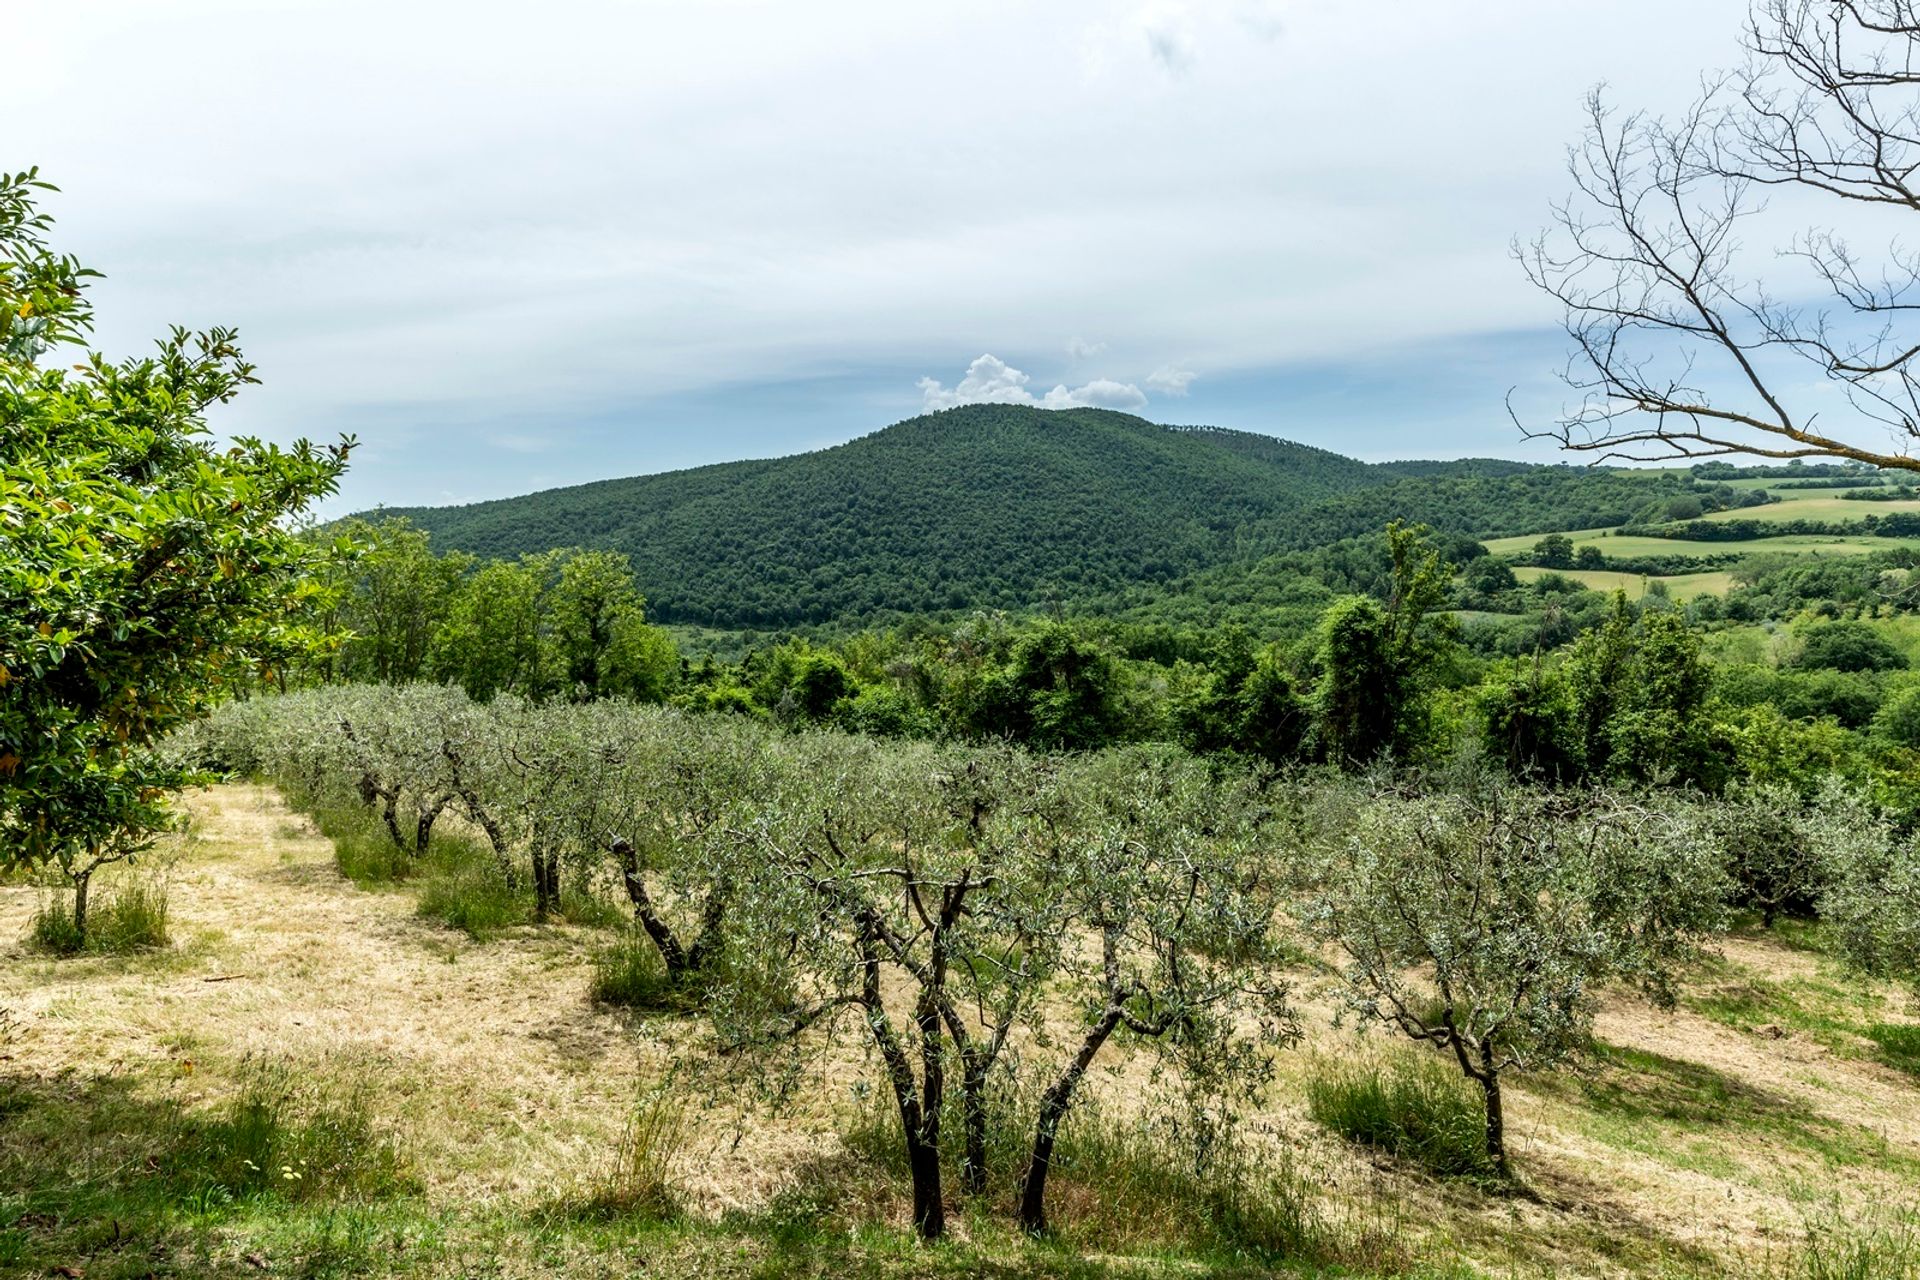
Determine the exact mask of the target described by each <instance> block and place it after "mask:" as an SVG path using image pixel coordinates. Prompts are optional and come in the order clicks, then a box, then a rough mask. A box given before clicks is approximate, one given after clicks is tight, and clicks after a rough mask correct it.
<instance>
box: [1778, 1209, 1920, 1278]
mask: <svg viewBox="0 0 1920 1280" xmlns="http://www.w3.org/2000/svg"><path fill="white" fill-rule="evenodd" d="M1786 1274H1787V1275H1789V1276H1790V1277H1792V1280H1920V1215H1916V1214H1915V1213H1914V1211H1913V1210H1911V1209H1900V1210H1894V1211H1888V1212H1883V1213H1880V1214H1877V1215H1875V1216H1874V1217H1872V1218H1871V1219H1867V1220H1862V1219H1861V1218H1859V1217H1858V1216H1857V1215H1849V1214H1847V1213H1845V1212H1843V1211H1840V1210H1838V1209H1836V1210H1835V1211H1834V1212H1832V1213H1830V1214H1827V1215H1823V1216H1821V1217H1819V1218H1816V1219H1813V1220H1810V1221H1809V1222H1807V1224H1806V1226H1805V1234H1804V1236H1803V1237H1802V1239H1801V1242H1800V1245H1799V1248H1798V1249H1797V1250H1796V1251H1795V1253H1794V1256H1793V1260H1792V1263H1791V1265H1790V1266H1789V1268H1788V1269H1787V1272H1786Z"/></svg>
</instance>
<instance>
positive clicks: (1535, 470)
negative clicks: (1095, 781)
mask: <svg viewBox="0 0 1920 1280" xmlns="http://www.w3.org/2000/svg"><path fill="white" fill-rule="evenodd" d="M1692 488H1694V484H1693V481H1692V480H1691V479H1690V478H1689V477H1686V476H1684V475H1676V474H1672V473H1660V474H1643V475H1638V476H1622V475H1620V474H1618V473H1615V472H1609V471H1596V470H1588V469H1581V468H1572V467H1530V466H1527V465H1526V464H1522V463H1513V462H1500V461H1493V460H1485V459H1477V460H1468V461H1463V462H1453V463H1445V462H1414V463H1386V464H1369V463H1365V462H1359V461H1356V460H1354V459H1352V458H1346V457H1342V456H1340V455H1338V454H1334V453H1329V452H1327V451H1325V450H1321V449H1313V448H1309V447H1307V446H1305V445H1300V444H1295V443H1292V442H1290V441H1285V440H1279V439H1276V438H1274V437H1272V436H1263V435H1257V434H1253V433H1249V432H1241V431H1229V430H1223V429H1219V428H1211V427H1205V428H1191V427H1163V426H1159V425H1156V424H1154V423H1151V422H1148V421H1146V420H1144V419H1142V418H1137V417H1133V416H1131V415H1128V414H1123V413H1115V412H1111V411H1107V410H1096V409H1078V410H1067V411H1043V410H1037V409H1032V408H1027V407H1023V406H1013V405H973V406H968V407H964V408H959V409H953V410H949V411H947V412H944V413H937V414H929V415H927V416H924V417H919V418H913V419H910V420H908V421H906V422H901V423H898V424H896V425H894V426H891V427H888V428H886V429H885V430H882V431H879V432H876V433H874V434H872V435H869V436H865V437H862V438H861V439H858V440H854V441H852V442H850V443H848V444H844V445H840V446H837V447H835V448H831V449H822V450H819V451H817V452H814V453H806V454H800V455H797V456H794V457H789V458H780V459H773V460H763V461H752V462H733V463H722V464H719V465H716V466H709V467H700V468H696V469H693V470H689V471H677V472H668V473H663V474H659V475H650V476H636V477H632V478H628V479H621V480H606V481H600V482H597V483H594V484H587V485H579V486H575V487H572V488H566V489H554V490H549V491H546V492H543V493H536V494H530V495H527V496H525V497H520V498H510V499H504V500H501V501H496V502H483V503H476V504H473V505H470V506H463V507H438V508H407V509H398V510H389V511H387V512H385V513H383V514H386V515H398V516H405V517H407V518H409V519H410V520H412V521H413V522H414V523H415V524H416V525H418V526H419V527H421V528H423V529H426V530H427V531H429V532H430V533H431V534H432V535H433V540H434V545H435V546H436V547H437V548H439V549H441V550H455V549H457V550H464V551H469V552H473V553H475V554H478V555H482V556H488V557H512V556H517V555H520V554H522V553H525V552H533V551H542V550H546V549H549V548H552V547H556V546H589V547H607V548H612V549H615V550H619V551H623V552H626V553H627V554H628V555H630V556H631V557H632V559H633V564H634V569H635V572H636V575H637V577H638V579H639V582H640V585H641V587H642V589H643V590H644V591H645V592H646V594H647V596H648V599H649V601H650V602H651V612H652V614H653V616H654V617H656V618H658V619H660V620H662V621H668V622H684V623H699V624H705V625H711V626H717V627H778V626H791V625H803V624H807V623H817V622H823V621H827V620H830V619H836V618H857V617H872V616H874V615H877V614H882V613H901V614H918V613H929V612H939V611H944V610H953V609H966V608H980V607H988V608H1020V607H1025V606H1030V605H1033V604H1036V603H1040V602H1044V601H1046V600H1049V599H1053V600H1061V601H1074V600H1084V599H1089V598H1093V597H1097V596H1108V595H1110V594H1112V593H1113V592H1115V591H1117V590H1120V589H1124V588H1128V587H1138V586H1143V585H1144V586H1152V585H1154V584H1160V583H1170V582H1174V581H1178V580H1180V579H1182V578H1185V577H1187V576H1188V575H1191V574H1194V573H1198V572H1201V571H1204V570H1207V569H1210V568H1213V567H1216V566H1219V565H1223V564H1232V563H1238V562H1242V561H1246V560H1249V559H1255V558H1258V557H1261V556H1265V555H1270V554H1273V553H1275V552H1277V551H1287V550H1299V549H1305V548H1310V547H1314V546H1320V545H1324V544H1327V543H1330V542H1334V541H1338V540H1339V539H1342V538H1346V537H1352V536H1355V535H1358V534H1363V533H1368V532H1373V531H1377V530H1378V529H1379V528H1380V527H1381V526H1382V525H1384V524H1385V523H1386V522H1387V521H1388V520H1390V519H1393V518H1396V517H1399V518H1409V519H1416V520H1424V521H1427V522H1428V523H1431V524H1433V525H1434V526H1435V527H1436V528H1439V529H1442V530H1444V531H1446V532H1450V533H1465V534H1474V535H1479V534H1482V533H1487V534H1494V533H1522V532H1534V531H1539V530H1545V529H1558V528H1588V527H1596V526H1603V525H1611V524H1619V523H1624V522H1625V521H1627V520H1628V519H1630V518H1633V517H1634V515H1635V513H1636V512H1638V511H1640V510H1641V509H1642V508H1645V507H1647V506H1648V504H1649V503H1650V502H1654V501H1656V500H1658V499H1660V498H1662V497H1665V496H1671V495H1677V494H1681V493H1685V492H1688V491H1690V489H1692ZM1729 492H1730V491H1729Z"/></svg>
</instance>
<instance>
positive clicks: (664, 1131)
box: [585, 1089, 687, 1222]
mask: <svg viewBox="0 0 1920 1280" xmlns="http://www.w3.org/2000/svg"><path fill="white" fill-rule="evenodd" d="M686 1138H687V1112H686V1105H685V1104H684V1103H683V1102H681V1101H680V1100H679V1099H677V1098H674V1097H673V1096H671V1095H670V1094H668V1093H667V1091H666V1090H664V1089H655V1090H653V1091H651V1092H650V1093H648V1094H647V1095H646V1096H645V1097H643V1098H641V1100H640V1101H639V1103H638V1104H637V1105H636V1106H635V1107H634V1109H633V1113H632V1114H631V1115H630V1116H629V1117H628V1118H627V1125H626V1128H625V1129H624V1130H623V1131H622V1132H621V1135H620V1145H619V1146H618V1147H616V1148H615V1149H614V1153H613V1158H612V1160H611V1161H610V1162H609V1164H608V1167H607V1170H606V1172H605V1173H604V1174H603V1175H602V1177H601V1179H600V1184H599V1186H598V1188H597V1189H596V1190H595V1191H594V1193H593V1195H592V1196H591V1197H590V1198H589V1199H588V1201H587V1203H586V1205H585V1211H586V1214H587V1215H588V1216H591V1217H604V1218H614V1217H619V1218H641V1219H646V1220H650V1221H655V1222H664V1221H668V1220H671V1219H673V1218H677V1217H679V1216H680V1212H681V1206H680V1194H679V1191H678V1189H677V1187H676V1186H675V1184H674V1177H673V1173H674V1164H675V1162H676V1161H677V1160H678V1159H679V1157H680V1153H681V1150H682V1148H683V1147H684V1146H685V1145H686Z"/></svg>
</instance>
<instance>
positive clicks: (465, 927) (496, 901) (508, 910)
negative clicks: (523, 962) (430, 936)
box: [418, 861, 533, 942]
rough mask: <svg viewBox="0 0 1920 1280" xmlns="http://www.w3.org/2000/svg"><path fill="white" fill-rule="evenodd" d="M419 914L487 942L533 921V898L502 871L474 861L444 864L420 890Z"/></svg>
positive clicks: (490, 865)
mask: <svg viewBox="0 0 1920 1280" xmlns="http://www.w3.org/2000/svg"><path fill="white" fill-rule="evenodd" d="M418 910H419V913H420V914H421V915H422V916H425V917H426V918H427V919H429V920H438V921H440V922H441V923H442V924H445V925H449V926H451V927H452V928H455V929H459V930H460V931H462V932H463V933H465V934H466V935H467V936H468V937H470V938H472V939H473V940H474V941H475V942H485V941H486V940H487V939H488V938H491V937H493V936H494V935H496V934H498V933H499V932H500V931H501V930H503V929H509V928H512V927H513V926H514V925H519V924H526V923H527V922H528V921H530V920H532V919H533V899H532V898H531V897H530V896H528V895H527V894H525V893H522V892H520V891H519V890H518V889H517V888H516V887H515V886H513V885H510V884H508V883H507V882H506V881H505V879H504V878H503V877H502V876H501V874H500V869H499V868H498V867H496V866H494V865H492V864H491V863H481V862H475V861H463V862H455V863H452V864H450V865H449V864H444V863H443V864H442V865H441V866H439V867H437V868H436V869H435V870H433V871H431V872H429V873H428V875H427V878H426V880H425V882H424V883H423V884H422V885H421V887H420V901H419V904H418Z"/></svg>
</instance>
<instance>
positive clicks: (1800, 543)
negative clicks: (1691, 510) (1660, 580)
mask: <svg viewBox="0 0 1920 1280" xmlns="http://www.w3.org/2000/svg"><path fill="white" fill-rule="evenodd" d="M1873 505H1874V506H1876V507H1887V506H1894V507H1899V506H1905V505H1906V504H1905V503H1880V502H1877V503H1874V504H1873ZM1544 536H1545V535H1544V534H1538V533H1529V534H1525V535H1523V536H1521V537H1518V538H1491V539H1489V540H1488V541H1487V543H1486V548H1487V550H1489V551H1491V552H1493V553H1494V554H1495V555H1497V556H1499V555H1512V554H1514V553H1515V552H1520V551H1531V550H1533V545H1534V544H1535V543H1536V542H1538V541H1540V539H1541V538H1542V537H1544ZM1567 536H1568V537H1569V538H1572V539H1573V545H1574V546H1576V547H1584V546H1587V545H1589V544H1591V545H1593V546H1596V547H1599V548H1600V549H1601V550H1602V551H1604V552H1606V553H1607V554H1608V555H1610V556H1715V555H1752V554H1754V553H1756V552H1761V551H1794V552H1804V553H1817V554H1821V555H1860V554H1863V553H1865V552H1868V551H1886V550H1889V549H1891V548H1893V547H1909V546H1920V539H1915V538H1876V537H1872V536H1870V535H1866V534H1835V535H1831V536H1821V535H1807V534H1794V535H1792V536H1790V537H1782V538H1743V539H1740V540H1739V541H1736V542H1695V541H1691V540H1687V539H1680V538H1620V537H1614V536H1612V534H1611V533H1610V532H1609V531H1608V530H1606V529H1581V530H1578V531H1576V532H1572V533H1569V534H1568V535H1567Z"/></svg>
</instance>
